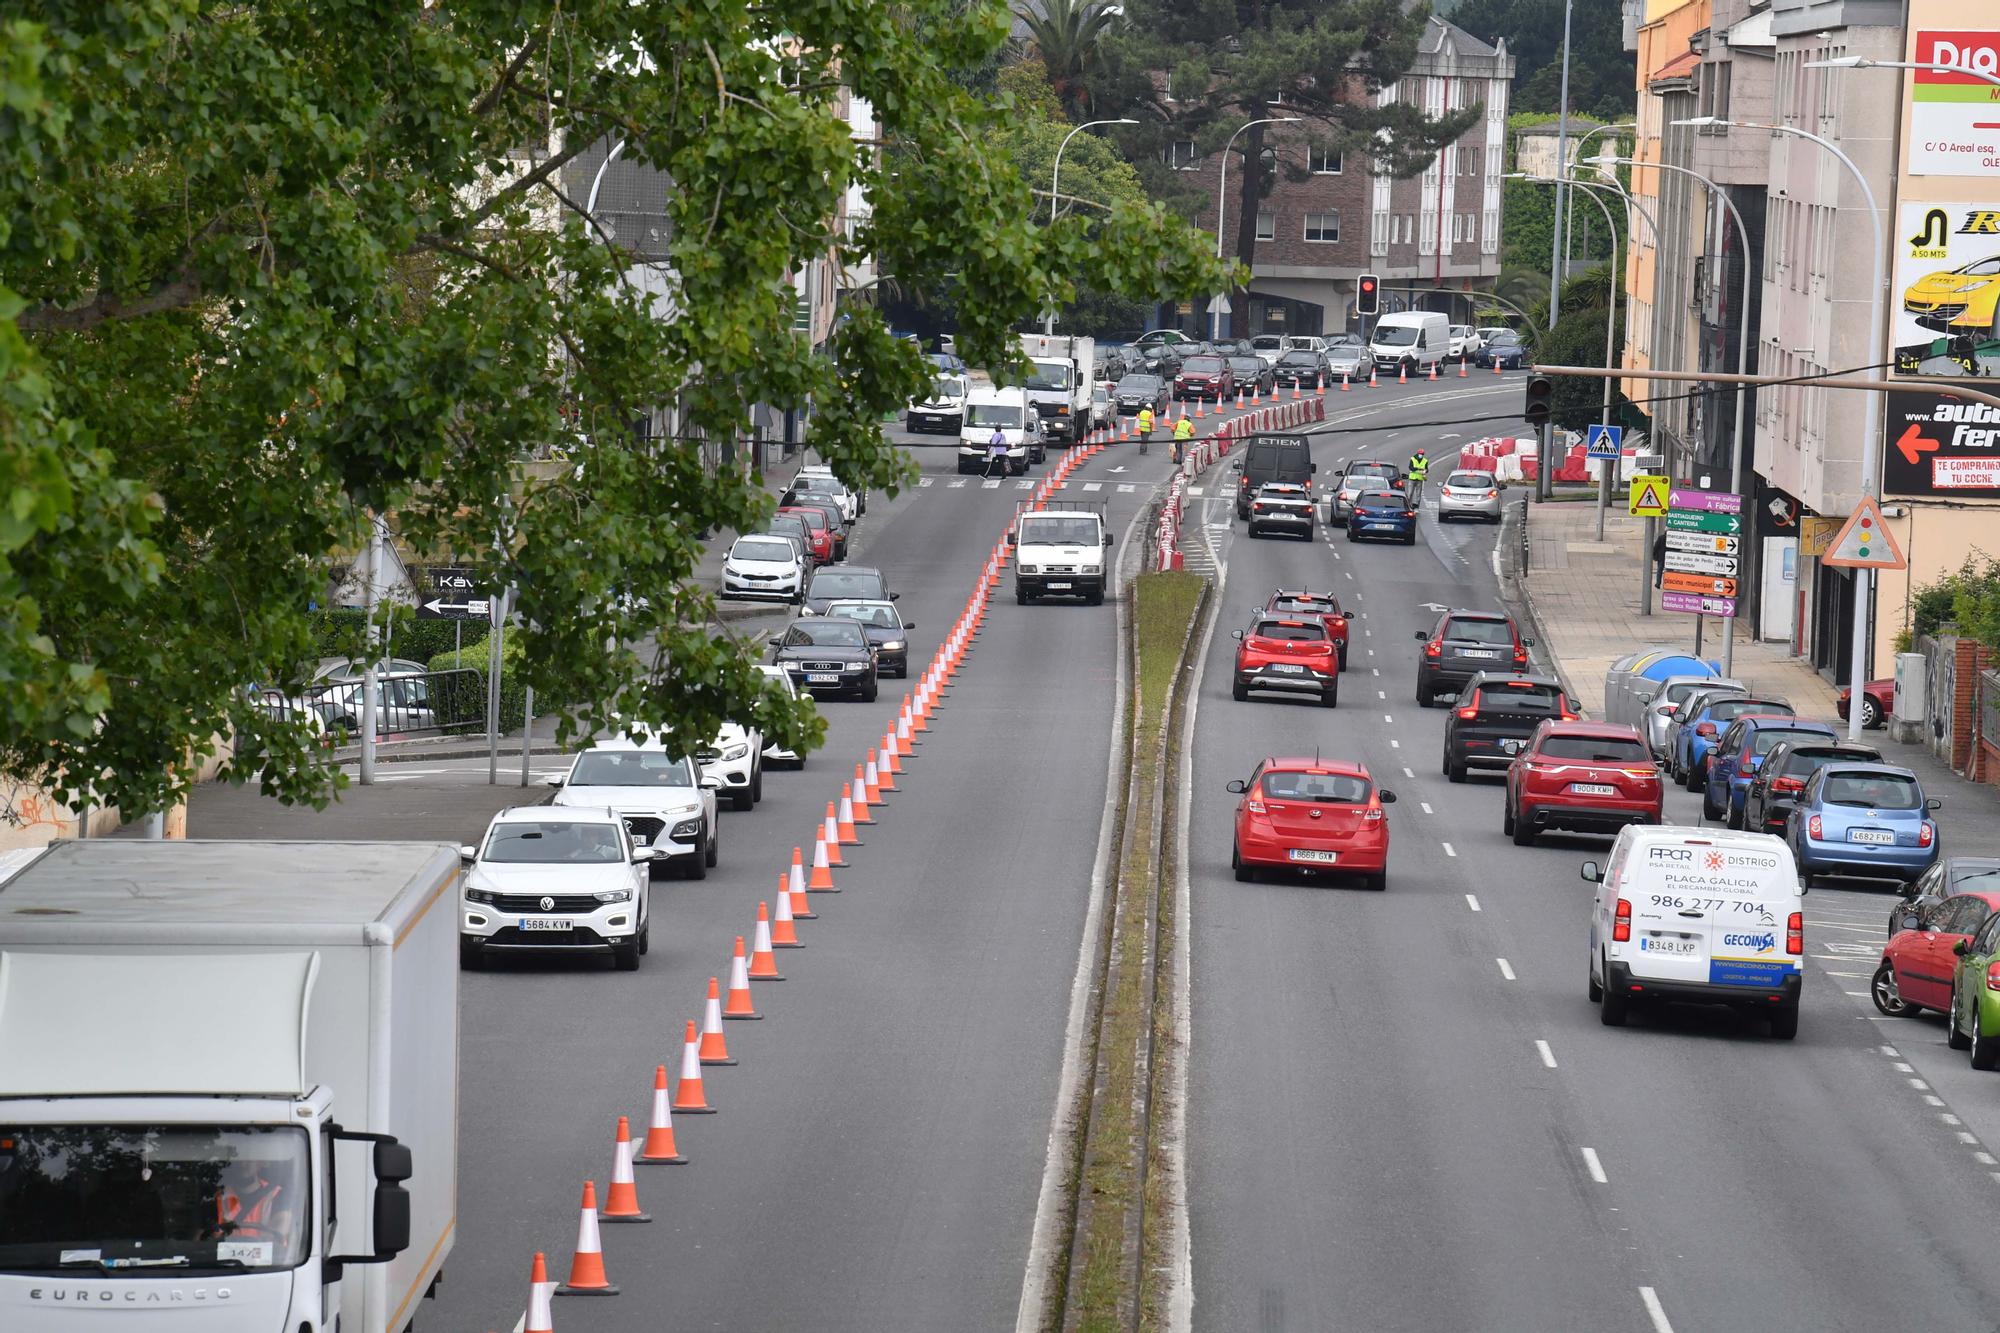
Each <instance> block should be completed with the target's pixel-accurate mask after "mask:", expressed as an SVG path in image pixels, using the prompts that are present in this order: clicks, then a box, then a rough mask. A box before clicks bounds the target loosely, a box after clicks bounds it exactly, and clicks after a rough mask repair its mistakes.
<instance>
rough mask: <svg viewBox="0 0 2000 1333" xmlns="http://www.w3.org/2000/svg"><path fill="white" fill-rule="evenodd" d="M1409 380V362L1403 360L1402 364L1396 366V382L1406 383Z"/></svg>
mask: <svg viewBox="0 0 2000 1333" xmlns="http://www.w3.org/2000/svg"><path fill="white" fill-rule="evenodd" d="M1409 382H1410V363H1409V362H1407V361H1405V362H1403V364H1401V365H1399V366H1397V367H1396V383H1398V384H1408V383H1409Z"/></svg>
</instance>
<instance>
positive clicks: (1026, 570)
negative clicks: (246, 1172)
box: [1021, 565, 1042, 574]
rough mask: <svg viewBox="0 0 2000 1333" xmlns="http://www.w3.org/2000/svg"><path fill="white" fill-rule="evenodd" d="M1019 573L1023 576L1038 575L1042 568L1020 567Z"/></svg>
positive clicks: (1034, 566) (1036, 566)
mask: <svg viewBox="0 0 2000 1333" xmlns="http://www.w3.org/2000/svg"><path fill="white" fill-rule="evenodd" d="M1021 572H1022V573H1023V574H1039V573H1041V572H1042V567H1041V566H1040V565H1022V566H1021Z"/></svg>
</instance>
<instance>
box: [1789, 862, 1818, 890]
mask: <svg viewBox="0 0 2000 1333" xmlns="http://www.w3.org/2000/svg"><path fill="white" fill-rule="evenodd" d="M1794 864H1796V865H1797V866H1798V868H1799V892H1800V893H1811V892H1812V886H1813V879H1814V878H1815V876H1814V875H1813V872H1812V871H1810V870H1808V869H1807V868H1806V863H1805V861H1804V860H1802V859H1798V858H1794Z"/></svg>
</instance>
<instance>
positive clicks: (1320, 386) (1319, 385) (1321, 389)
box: [1313, 375, 1326, 398]
mask: <svg viewBox="0 0 2000 1333" xmlns="http://www.w3.org/2000/svg"><path fill="white" fill-rule="evenodd" d="M1313 388H1314V389H1316V390H1317V391H1318V393H1319V396H1320V397H1322V398H1324V397H1326V376H1324V375H1315V376H1313Z"/></svg>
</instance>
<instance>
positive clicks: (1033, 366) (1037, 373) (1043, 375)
mask: <svg viewBox="0 0 2000 1333" xmlns="http://www.w3.org/2000/svg"><path fill="white" fill-rule="evenodd" d="M1028 364H1029V370H1028V379H1027V386H1028V387H1029V388H1030V389H1067V388H1068V387H1069V362H1067V361H1031V362H1029V363H1028Z"/></svg>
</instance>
